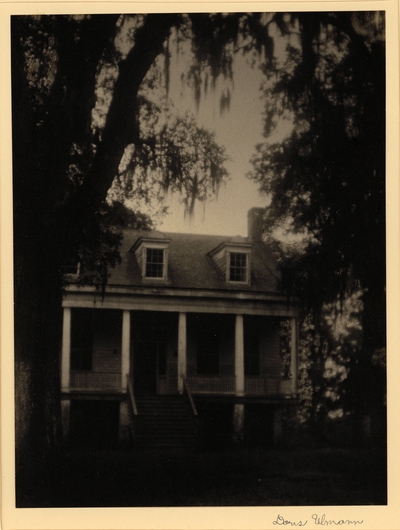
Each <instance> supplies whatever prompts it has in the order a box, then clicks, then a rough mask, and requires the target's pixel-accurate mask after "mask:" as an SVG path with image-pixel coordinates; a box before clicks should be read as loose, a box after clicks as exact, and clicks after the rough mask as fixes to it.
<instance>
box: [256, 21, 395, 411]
mask: <svg viewBox="0 0 400 530" xmlns="http://www.w3.org/2000/svg"><path fill="white" fill-rule="evenodd" d="M279 24H280V27H281V30H282V32H283V34H286V35H288V36H289V35H290V36H291V39H290V40H289V41H288V45H287V48H286V53H285V58H284V59H283V60H282V61H281V62H278V61H276V62H275V65H274V67H273V68H271V65H270V64H269V65H268V66H266V67H265V72H266V75H267V77H268V82H267V84H266V88H265V96H266V102H267V103H266V110H265V116H266V127H265V136H266V137H268V136H269V135H270V134H271V133H272V132H273V131H276V130H277V125H278V123H279V124H280V123H282V120H284V119H286V120H287V122H288V123H289V124H290V132H289V133H288V134H287V135H286V137H284V139H283V140H278V141H273V140H270V141H269V142H266V143H265V144H263V145H259V146H258V147H257V153H256V154H255V155H254V157H253V167H254V170H253V172H252V174H251V175H250V176H251V178H253V179H254V180H255V181H256V182H258V183H259V185H260V189H261V190H262V191H263V192H265V193H267V194H269V195H270V196H271V204H270V206H269V208H268V212H267V216H266V225H267V226H269V227H270V234H272V233H273V230H274V229H277V228H280V229H281V230H282V229H283V230H286V231H288V232H289V233H292V234H301V235H302V236H303V245H302V249H301V252H298V253H295V254H294V255H293V254H292V255H291V256H289V259H286V260H285V265H286V266H285V269H286V275H285V279H286V286H287V287H288V288H289V289H291V290H293V289H294V290H296V292H297V294H300V295H301V296H302V299H303V302H304V305H305V307H306V308H307V310H309V311H310V310H311V311H312V312H313V315H314V317H315V318H314V325H315V327H316V330H317V331H318V333H321V331H322V330H321V324H322V320H321V315H322V313H323V311H324V307H325V304H327V303H330V304H332V303H336V300H337V298H338V297H339V298H341V299H344V297H345V296H346V293H347V292H350V290H352V289H353V288H356V289H358V288H359V287H360V288H361V290H362V293H363V295H362V304H363V311H362V329H363V339H362V343H361V347H360V348H359V350H358V351H357V353H356V352H353V353H352V355H351V359H350V365H351V369H350V373H349V378H348V379H349V381H351V383H349V385H348V387H349V388H352V389H353V392H352V393H351V394H352V399H351V404H350V403H348V405H349V406H350V407H351V408H352V410H353V411H354V412H355V413H356V416H361V414H362V413H364V412H367V411H371V409H372V408H373V407H376V403H380V404H382V403H383V396H382V385H378V386H379V387H380V388H381V390H380V391H379V395H378V394H376V393H372V392H366V390H365V389H366V388H370V389H371V388H375V387H376V385H375V384H374V381H375V380H376V377H377V372H376V370H374V369H373V364H372V359H373V358H374V352H376V351H377V350H379V349H381V348H384V347H385V280H386V279H385V42H384V20H383V18H382V14H379V13H314V14H298V15H296V16H291V17H289V16H283V17H282V18H281V19H280V20H279ZM295 31H297V32H298V37H297V38H296V37H294V33H295ZM317 360H320V356H319V355H317ZM380 377H381V379H382V375H381V376H380ZM383 379H384V374H383ZM382 384H383V383H382ZM383 386H384V384H383ZM355 389H357V391H354V390H355ZM383 393H384V392H383ZM349 394H350V392H348V396H349Z"/></svg>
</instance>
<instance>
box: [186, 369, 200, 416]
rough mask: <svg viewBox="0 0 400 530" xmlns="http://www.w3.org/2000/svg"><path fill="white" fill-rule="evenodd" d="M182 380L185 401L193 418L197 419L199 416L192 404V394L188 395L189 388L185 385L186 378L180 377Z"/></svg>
mask: <svg viewBox="0 0 400 530" xmlns="http://www.w3.org/2000/svg"><path fill="white" fill-rule="evenodd" d="M182 379H183V394H184V395H185V396H186V399H187V400H188V402H189V405H190V410H191V411H192V414H193V416H195V417H197V416H198V415H199V414H198V412H197V409H196V405H195V404H194V401H193V398H192V394H191V393H190V390H189V387H188V386H187V384H186V378H185V377H184V376H182Z"/></svg>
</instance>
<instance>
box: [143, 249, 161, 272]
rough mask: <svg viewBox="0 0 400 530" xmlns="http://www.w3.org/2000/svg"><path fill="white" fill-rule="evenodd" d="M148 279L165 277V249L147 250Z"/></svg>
mask: <svg viewBox="0 0 400 530" xmlns="http://www.w3.org/2000/svg"><path fill="white" fill-rule="evenodd" d="M145 276H146V278H163V277H164V249H162V248H147V249H146V274H145Z"/></svg>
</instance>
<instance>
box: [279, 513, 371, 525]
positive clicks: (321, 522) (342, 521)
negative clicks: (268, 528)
mask: <svg viewBox="0 0 400 530" xmlns="http://www.w3.org/2000/svg"><path fill="white" fill-rule="evenodd" d="M311 519H312V520H313V522H314V525H317V526H318V525H322V526H329V525H334V526H342V525H355V526H356V525H358V524H363V522H364V521H363V520H362V521H357V520H354V521H352V520H350V519H327V517H326V515H325V514H323V515H322V516H321V517H320V516H319V515H318V514H316V513H314V514H313V515H312V516H311ZM307 523H308V519H306V520H305V521H291V520H290V519H285V518H284V517H282V515H278V516H277V518H276V519H275V521H273V523H272V524H273V525H276V526H306V525H307Z"/></svg>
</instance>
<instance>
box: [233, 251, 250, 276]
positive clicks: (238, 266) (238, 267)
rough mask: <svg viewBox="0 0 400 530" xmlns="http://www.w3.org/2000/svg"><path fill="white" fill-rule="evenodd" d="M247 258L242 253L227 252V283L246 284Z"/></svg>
mask: <svg viewBox="0 0 400 530" xmlns="http://www.w3.org/2000/svg"><path fill="white" fill-rule="evenodd" d="M247 256H248V254H246V253H244V252H229V277H228V281H230V282H242V283H248V266H247V261H248V260H247Z"/></svg>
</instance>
